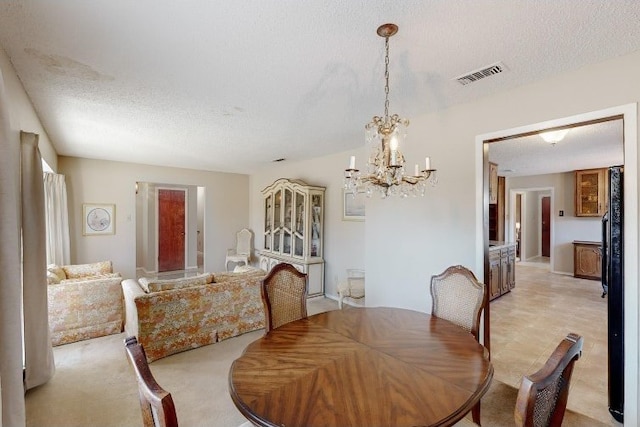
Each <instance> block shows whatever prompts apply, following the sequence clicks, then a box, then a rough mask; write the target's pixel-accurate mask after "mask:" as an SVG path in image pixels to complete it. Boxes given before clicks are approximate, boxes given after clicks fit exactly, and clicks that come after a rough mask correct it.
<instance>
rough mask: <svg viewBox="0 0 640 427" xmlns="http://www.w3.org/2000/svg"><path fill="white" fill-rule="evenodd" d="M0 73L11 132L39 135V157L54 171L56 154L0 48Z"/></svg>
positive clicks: (55, 168) (56, 159) (7, 58)
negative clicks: (7, 100) (7, 106)
mask: <svg viewBox="0 0 640 427" xmlns="http://www.w3.org/2000/svg"><path fill="white" fill-rule="evenodd" d="M0 71H2V76H1V77H2V80H3V82H4V87H5V91H6V94H7V98H8V99H9V108H10V111H9V114H10V121H11V132H16V133H20V131H21V130H22V131H25V132H32V133H36V134H38V135H39V138H38V148H39V149H40V155H41V156H42V158H43V159H44V160H45V161H46V162H47V164H48V165H49V166H50V167H51V169H53V170H54V171H55V170H57V167H58V154H57V153H56V151H55V149H54V148H53V145H51V141H50V140H49V136H48V135H47V133H46V132H45V131H44V128H43V127H42V124H41V123H40V119H39V118H38V115H37V113H36V111H35V109H34V108H33V105H32V104H31V100H30V99H29V96H28V95H27V93H26V92H25V90H24V87H23V86H22V82H20V79H18V76H17V75H16V72H15V70H14V69H13V65H12V64H11V62H10V61H9V57H8V56H7V54H6V52H5V51H4V49H3V48H2V47H1V46H0Z"/></svg>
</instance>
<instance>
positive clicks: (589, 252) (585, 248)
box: [573, 240, 602, 280]
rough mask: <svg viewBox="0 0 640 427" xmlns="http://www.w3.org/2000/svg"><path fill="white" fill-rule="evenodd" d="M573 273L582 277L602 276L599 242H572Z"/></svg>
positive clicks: (600, 246)
mask: <svg viewBox="0 0 640 427" xmlns="http://www.w3.org/2000/svg"><path fill="white" fill-rule="evenodd" d="M573 275H574V277H579V278H582V279H590V280H600V279H601V278H602V244H601V243H600V242H586V241H580V240H576V241H574V242H573Z"/></svg>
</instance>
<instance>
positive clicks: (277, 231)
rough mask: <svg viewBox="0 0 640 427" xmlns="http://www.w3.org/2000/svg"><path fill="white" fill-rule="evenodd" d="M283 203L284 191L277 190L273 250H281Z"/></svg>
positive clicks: (274, 206)
mask: <svg viewBox="0 0 640 427" xmlns="http://www.w3.org/2000/svg"><path fill="white" fill-rule="evenodd" d="M281 205H282V192H281V191H277V192H276V193H275V195H274V201H273V250H274V251H275V252H280V238H281V235H282V219H281V217H280V215H281V213H282V212H281V211H282V209H281Z"/></svg>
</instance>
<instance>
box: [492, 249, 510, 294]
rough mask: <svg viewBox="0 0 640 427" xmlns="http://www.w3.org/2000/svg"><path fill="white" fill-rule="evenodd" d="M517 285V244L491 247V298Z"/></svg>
mask: <svg viewBox="0 0 640 427" xmlns="http://www.w3.org/2000/svg"><path fill="white" fill-rule="evenodd" d="M515 286H516V246H515V244H512V243H507V244H503V245H498V246H494V247H492V248H489V300H493V299H496V298H498V297H499V296H501V295H504V294H506V293H507V292H509V291H511V289H513V288H514V287H515Z"/></svg>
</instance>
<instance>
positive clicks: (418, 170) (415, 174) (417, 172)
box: [413, 163, 420, 176]
mask: <svg viewBox="0 0 640 427" xmlns="http://www.w3.org/2000/svg"><path fill="white" fill-rule="evenodd" d="M418 175H420V168H419V167H418V164H417V163H416V167H415V169H414V172H413V176H418Z"/></svg>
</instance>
